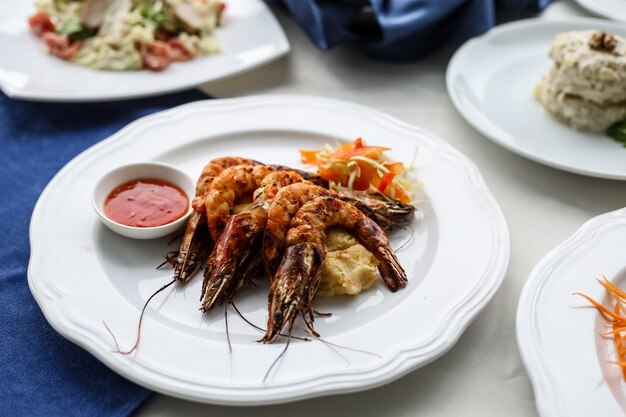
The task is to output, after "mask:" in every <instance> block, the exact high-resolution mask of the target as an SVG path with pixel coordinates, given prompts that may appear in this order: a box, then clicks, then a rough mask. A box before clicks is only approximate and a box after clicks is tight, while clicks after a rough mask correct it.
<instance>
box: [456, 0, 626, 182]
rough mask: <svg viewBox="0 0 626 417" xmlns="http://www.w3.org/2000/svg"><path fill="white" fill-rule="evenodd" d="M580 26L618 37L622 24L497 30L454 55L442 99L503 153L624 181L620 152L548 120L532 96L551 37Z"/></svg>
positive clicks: (625, 161) (531, 24)
mask: <svg viewBox="0 0 626 417" xmlns="http://www.w3.org/2000/svg"><path fill="white" fill-rule="evenodd" d="M624 3H625V4H626V1H624ZM587 29H603V30H607V31H609V32H613V33H616V34H618V35H621V36H624V37H626V26H625V25H623V24H620V23H614V22H609V21H606V20H601V19H589V18H569V19H566V20H543V19H528V20H521V21H516V22H513V23H507V24H504V25H500V26H497V27H496V28H494V29H492V30H490V31H489V32H487V33H486V34H484V35H482V36H479V37H477V38H474V39H472V40H470V41H468V42H466V43H465V44H464V45H463V46H461V48H459V50H458V51H457V52H456V53H455V54H454V56H453V57H452V60H451V61H450V64H449V65H448V69H447V73H446V84H447V88H448V94H449V95H450V98H451V99H452V102H453V103H454V105H455V106H456V108H457V110H458V111H459V112H460V113H461V115H462V116H463V117H464V118H465V120H467V122H468V123H470V124H471V125H472V126H474V127H475V128H476V129H477V130H479V131H480V132H481V133H482V134H484V135H485V136H486V137H488V138H489V139H491V140H493V141H494V142H495V143H497V144H499V145H502V146H504V147H505V148H507V149H509V150H510V151H513V152H515V153H517V154H519V155H522V156H524V157H526V158H529V159H531V160H533V161H536V162H539V163H542V164H545V165H549V166H551V167H554V168H558V169H562V170H565V171H570V172H575V173H578V174H583V175H589V176H593V177H602V178H612V179H620V180H625V179H626V148H624V147H623V146H622V145H621V144H619V143H617V142H615V141H613V140H612V139H610V138H609V137H607V136H606V135H602V134H593V133H586V132H580V131H577V130H574V129H573V128H571V127H569V126H566V125H565V124H562V123H560V122H558V121H556V120H555V119H553V118H552V117H551V116H550V115H549V114H548V113H547V112H546V111H545V110H544V109H543V107H542V105H541V104H540V103H539V102H538V101H537V100H535V99H534V97H533V90H534V88H535V85H536V84H537V82H538V81H539V79H540V78H541V76H542V75H543V74H545V73H547V72H548V70H549V68H550V67H551V65H552V61H551V60H550V58H549V57H548V51H549V50H550V46H551V44H552V41H553V40H554V38H555V36H556V35H557V34H558V33H561V32H567V31H572V30H587Z"/></svg>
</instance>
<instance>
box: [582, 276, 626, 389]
mask: <svg viewBox="0 0 626 417" xmlns="http://www.w3.org/2000/svg"><path fill="white" fill-rule="evenodd" d="M602 278H603V279H601V280H600V279H599V280H597V281H598V283H600V285H602V286H603V287H604V288H605V289H606V291H607V295H608V296H609V299H610V300H611V302H612V303H614V307H613V311H611V310H609V309H608V308H607V307H605V306H603V305H602V304H600V303H599V302H597V301H596V300H594V299H593V298H591V297H589V296H588V295H585V294H582V293H579V292H577V293H574V295H580V296H581V297H583V298H585V299H586V300H587V301H589V302H590V303H591V304H592V305H593V306H594V307H595V308H596V309H597V310H598V312H600V314H601V315H602V317H604V319H605V320H606V321H607V323H606V324H607V326H609V327H610V328H611V330H608V331H607V332H604V333H600V335H601V336H602V337H608V338H610V337H613V342H614V344H615V354H616V355H617V360H616V361H608V362H609V363H610V364H613V365H617V366H619V367H620V368H621V369H622V376H623V378H624V380H626V347H625V346H624V335H623V332H626V316H624V315H623V308H622V304H623V302H624V301H626V292H624V291H622V290H620V289H619V288H618V287H617V286H616V285H615V284H613V283H612V282H611V281H609V280H608V279H607V278H606V277H605V276H603V277H602Z"/></svg>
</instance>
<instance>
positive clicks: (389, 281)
mask: <svg viewBox="0 0 626 417" xmlns="http://www.w3.org/2000/svg"><path fill="white" fill-rule="evenodd" d="M331 227H341V228H342V229H344V230H346V231H347V232H348V233H351V234H352V235H353V236H354V237H355V238H356V239H357V240H358V241H359V243H361V245H363V246H364V247H365V248H366V249H367V250H369V251H370V252H372V254H373V255H374V256H375V257H376V259H378V261H379V262H380V265H379V266H378V270H379V272H380V274H381V276H382V278H383V280H384V281H385V284H386V285H387V287H388V288H389V289H390V290H391V291H396V290H398V289H399V288H404V287H405V286H406V283H407V279H406V273H405V272H404V270H403V269H402V267H401V266H400V263H399V262H398V259H397V257H396V255H395V254H394V252H393V249H391V246H390V245H389V241H388V240H387V236H386V235H385V232H384V231H383V230H382V229H381V228H380V227H379V226H378V225H377V224H376V223H375V222H374V221H373V220H371V219H370V218H369V217H367V216H365V215H364V214H363V213H362V212H360V211H359V210H358V209H357V208H356V207H354V206H352V205H350V204H348V203H345V202H343V201H341V200H339V199H337V198H334V197H318V198H316V199H315V200H313V201H310V202H308V203H306V204H305V205H303V206H302V208H301V209H300V210H299V211H298V213H297V214H296V217H295V218H294V219H293V222H292V227H291V228H290V229H289V231H288V233H287V239H286V243H287V250H286V251H285V256H284V257H283V260H282V262H281V264H280V266H279V268H278V272H277V273H276V276H275V277H274V279H273V280H272V283H271V287H270V298H269V303H268V309H269V314H268V322H267V331H266V333H265V336H264V337H263V339H262V340H263V342H265V343H271V342H273V341H274V340H275V339H276V336H277V335H278V333H279V332H280V331H281V330H282V328H283V327H284V325H285V324H286V323H289V331H290V332H291V328H292V327H293V323H294V321H295V319H296V316H297V314H298V313H301V314H302V316H303V317H304V318H305V322H306V324H307V326H308V327H309V329H311V331H314V330H313V324H312V322H313V316H314V310H313V298H314V297H315V292H316V291H317V288H318V287H319V283H320V279H321V266H322V263H323V262H324V256H325V240H326V231H327V230H328V229H329V228H331ZM307 313H308V316H309V319H308V320H307V319H306V314H307Z"/></svg>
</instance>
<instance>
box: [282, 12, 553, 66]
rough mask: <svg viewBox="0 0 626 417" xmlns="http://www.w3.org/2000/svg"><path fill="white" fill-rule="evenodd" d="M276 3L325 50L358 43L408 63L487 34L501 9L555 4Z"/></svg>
mask: <svg viewBox="0 0 626 417" xmlns="http://www.w3.org/2000/svg"><path fill="white" fill-rule="evenodd" d="M274 1H277V2H280V3H283V4H284V5H285V6H286V7H287V9H289V11H290V12H291V14H292V15H293V17H294V19H295V20H296V21H297V22H298V24H299V25H300V26H301V27H302V28H303V29H304V30H305V31H306V33H307V34H308V35H309V37H310V38H311V40H312V41H313V42H314V43H315V44H316V45H317V46H318V47H319V48H320V49H323V50H327V49H330V48H332V47H334V46H336V45H338V44H341V43H347V42H353V43H358V44H360V45H362V46H363V47H364V48H365V50H366V51H367V53H368V54H370V55H371V56H373V57H375V58H380V59H386V60H392V61H408V60H412V59H416V58H419V57H422V56H423V55H424V54H427V53H430V52H432V51H434V50H435V49H437V48H440V47H441V46H443V45H444V44H446V43H448V42H461V41H464V40H466V39H469V38H471V37H473V36H476V35H479V34H481V33H483V32H485V31H487V30H488V29H489V28H491V27H493V26H494V24H495V13H496V9H497V8H502V9H504V10H509V11H516V12H521V11H523V10H528V9H535V10H540V9H543V8H544V7H546V6H547V5H548V4H549V3H550V2H551V1H552V0H274ZM367 8H370V9H369V10H370V12H369V15H368V14H367V12H366V13H364V10H366V9H367ZM367 16H369V18H367ZM368 22H369V23H370V24H367V23H368Z"/></svg>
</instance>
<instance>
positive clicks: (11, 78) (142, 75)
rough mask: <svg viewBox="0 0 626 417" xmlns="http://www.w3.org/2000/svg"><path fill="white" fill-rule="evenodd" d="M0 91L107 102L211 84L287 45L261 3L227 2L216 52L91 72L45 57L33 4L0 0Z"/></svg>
mask: <svg viewBox="0 0 626 417" xmlns="http://www.w3.org/2000/svg"><path fill="white" fill-rule="evenodd" d="M0 10H2V13H0V51H2V52H1V53H0V89H2V91H3V92H4V93H5V94H6V95H8V96H9V97H13V98H20V99H26V100H36V101H111V100H120V99H128V98H137V97H145V96H152V95H158V94H163V93H168V92H173V91H180V90H184V89H186V88H191V87H195V86H198V85H200V84H203V83H205V82H209V81H216V80H219V79H221V78H225V77H229V76H232V75H235V74H238V73H241V72H243V71H246V70H250V69H252V68H255V67H258V66H260V65H263V64H265V63H267V62H270V61H272V60H275V59H277V58H279V57H281V56H283V55H285V54H286V53H287V52H289V42H288V41H287V38H286V36H285V34H284V32H283V30H282V28H281V27H280V25H279V24H278V22H277V21H276V18H275V17H274V15H273V14H272V12H271V11H270V10H269V8H268V7H267V6H266V5H265V4H264V3H263V1H261V0H236V1H231V2H228V4H227V9H226V15H225V16H226V24H225V25H224V26H223V27H221V28H218V29H217V30H216V36H217V38H218V39H219V42H220V45H221V48H222V50H221V52H220V53H218V54H214V55H208V56H200V57H197V58H196V59H193V60H191V61H188V62H180V63H174V64H172V65H170V66H169V67H168V68H167V69H166V70H164V71H161V72H152V71H148V70H140V71H96V70H92V69H89V68H86V67H82V66H80V65H76V64H73V63H71V62H66V61H63V60H61V59H59V58H56V57H54V56H51V55H49V54H48V53H47V52H46V46H45V45H44V43H43V41H42V40H41V39H40V38H38V37H36V36H35V35H34V34H32V33H31V30H30V28H29V26H28V21H27V20H28V17H29V16H31V15H32V14H34V13H35V12H36V9H35V6H34V0H24V1H12V0H0Z"/></svg>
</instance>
